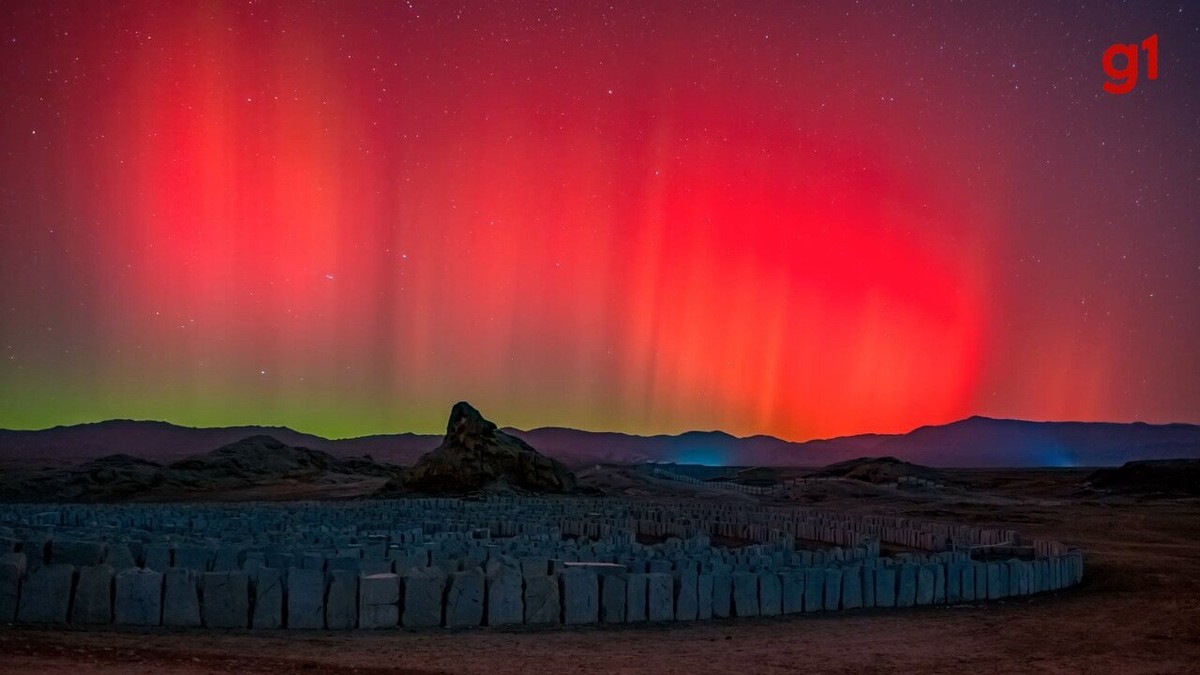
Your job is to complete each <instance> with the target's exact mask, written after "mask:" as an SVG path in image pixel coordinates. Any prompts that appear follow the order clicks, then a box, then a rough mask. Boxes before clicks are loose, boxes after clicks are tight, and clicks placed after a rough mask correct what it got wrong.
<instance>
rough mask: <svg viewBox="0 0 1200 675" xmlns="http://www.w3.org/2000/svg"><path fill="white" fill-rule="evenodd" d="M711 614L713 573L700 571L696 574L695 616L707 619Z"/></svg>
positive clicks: (702, 619) (703, 619)
mask: <svg viewBox="0 0 1200 675" xmlns="http://www.w3.org/2000/svg"><path fill="white" fill-rule="evenodd" d="M712 615H713V575H712V574H711V573H709V572H701V573H700V574H699V575H697V576H696V618H697V619H699V620H701V621H707V620H709V619H711V618H712Z"/></svg>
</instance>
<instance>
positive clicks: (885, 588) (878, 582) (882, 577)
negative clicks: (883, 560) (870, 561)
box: [875, 565, 897, 607]
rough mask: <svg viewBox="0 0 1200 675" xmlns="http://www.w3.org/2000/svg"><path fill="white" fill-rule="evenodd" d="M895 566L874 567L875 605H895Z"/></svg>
mask: <svg viewBox="0 0 1200 675" xmlns="http://www.w3.org/2000/svg"><path fill="white" fill-rule="evenodd" d="M896 576H897V575H896V568H895V567H893V566H891V565H884V566H882V567H878V568H876V569H875V606H876V607H895V606H896Z"/></svg>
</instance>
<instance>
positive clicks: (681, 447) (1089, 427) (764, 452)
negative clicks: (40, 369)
mask: <svg viewBox="0 0 1200 675" xmlns="http://www.w3.org/2000/svg"><path fill="white" fill-rule="evenodd" d="M504 431H505V432H506V433H509V434H511V435H513V436H516V437H518V438H520V439H522V440H524V441H525V442H526V443H528V444H529V445H531V446H533V447H534V448H536V449H537V450H538V451H539V452H541V453H542V454H545V455H547V456H550V457H554V458H556V459H558V460H560V461H563V462H565V463H567V464H570V465H575V466H579V465H583V464H598V463H605V462H611V463H621V464H628V463H636V462H675V463H680V464H706V465H740V466H755V465H759V466H805V467H820V466H825V465H828V464H832V463H835V462H842V461H846V460H850V459H855V458H859V457H885V456H887V457H895V458H898V459H901V460H904V461H908V462H914V463H918V464H923V465H926V466H935V467H981V468H982V467H1034V466H1117V465H1120V464H1123V463H1125V462H1128V461H1132V460H1145V459H1183V458H1189V457H1200V426H1197V425H1193V424H1157V425H1155V424H1143V423H1140V422H1135V423H1129V424H1123V423H1108V422H1027V421H1022V420H1001V419H991V418H987V417H971V418H968V419H965V420H960V421H958V422H952V423H950V424H945V425H940V426H927V427H920V428H918V429H915V430H913V431H911V432H909V433H907V434H890V435H889V434H862V435H858V436H846V437H842V438H833V439H827V440H816V441H808V442H804V443H795V442H790V441H785V440H781V439H778V438H774V437H772V436H751V437H747V438H737V437H735V436H731V435H729V434H726V433H724V432H720V431H689V432H686V433H683V434H679V435H674V436H669V435H660V436H635V435H631V434H622V433H616V432H593V431H580V430H578V429H568V428H562V427H542V428H538V429H531V430H528V431H521V430H517V429H510V428H505V429H504ZM256 435H268V436H272V437H274V438H276V439H278V440H279V441H280V442H282V443H284V444H287V445H291V446H299V447H305V448H311V449H313V450H321V451H324V452H328V453H330V454H332V455H335V456H339V457H347V456H363V455H371V456H372V457H373V458H374V459H375V460H377V461H380V462H387V463H391V464H403V465H411V464H413V463H414V462H415V461H416V460H417V458H418V457H420V456H421V455H422V454H424V453H426V452H429V451H431V450H433V449H434V448H436V447H437V446H438V444H439V443H440V442H441V440H442V438H441V436H438V435H435V434H384V435H377V436H363V437H361V438H351V439H343V440H329V439H325V438H321V437H319V436H314V435H311V434H304V433H300V432H297V431H293V430H291V429H288V428H286V427H252V426H247V427H209V428H192V427H182V426H176V425H173V424H169V423H166V422H136V421H130V420H111V421H108V422H98V423H95V424H81V425H76V426H68V427H55V428H53V429H44V430H40V431H11V430H0V459H7V460H13V459H20V460H45V461H50V462H54V461H62V460H70V461H78V460H86V459H95V458H98V457H103V456H106V455H113V454H126V455H132V456H135V457H141V458H145V459H152V460H156V461H172V460H175V459H179V458H183V457H187V456H190V455H196V454H200V453H204V452H208V451H210V450H212V449H214V448H218V447H221V446H224V445H228V444H230V443H234V442H236V441H238V440H241V439H243V438H246V437H248V436H256Z"/></svg>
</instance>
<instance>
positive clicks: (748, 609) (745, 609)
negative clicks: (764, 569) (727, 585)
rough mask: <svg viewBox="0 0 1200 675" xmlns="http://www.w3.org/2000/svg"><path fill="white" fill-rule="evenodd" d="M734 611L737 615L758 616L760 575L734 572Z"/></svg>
mask: <svg viewBox="0 0 1200 675" xmlns="http://www.w3.org/2000/svg"><path fill="white" fill-rule="evenodd" d="M733 611H734V615H735V616H758V615H759V609H758V575H757V574H755V573H754V572H734V574H733Z"/></svg>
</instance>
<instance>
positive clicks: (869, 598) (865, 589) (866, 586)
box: [862, 565, 875, 607]
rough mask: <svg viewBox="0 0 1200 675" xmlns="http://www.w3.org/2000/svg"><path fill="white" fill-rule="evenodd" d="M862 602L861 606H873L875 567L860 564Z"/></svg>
mask: <svg viewBox="0 0 1200 675" xmlns="http://www.w3.org/2000/svg"><path fill="white" fill-rule="evenodd" d="M862 602H863V607H875V567H874V566H873V565H863V566H862Z"/></svg>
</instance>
